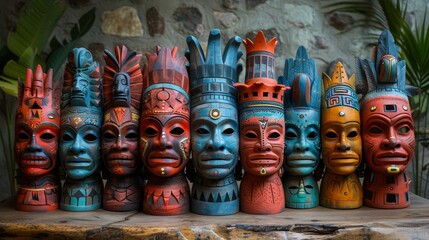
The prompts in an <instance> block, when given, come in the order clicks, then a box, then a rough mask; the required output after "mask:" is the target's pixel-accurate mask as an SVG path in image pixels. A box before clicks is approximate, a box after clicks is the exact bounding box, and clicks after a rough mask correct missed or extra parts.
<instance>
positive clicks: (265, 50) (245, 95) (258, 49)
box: [234, 31, 289, 109]
mask: <svg viewBox="0 0 429 240" xmlns="http://www.w3.org/2000/svg"><path fill="white" fill-rule="evenodd" d="M243 43H244V45H245V46H246V53H247V54H246V79H245V83H244V84H242V83H236V84H234V86H236V87H237V89H238V91H239V103H240V105H241V109H243V107H244V106H247V105H248V103H249V102H253V103H255V104H257V105H261V104H262V105H264V104H268V105H270V106H276V107H278V106H279V104H281V105H280V106H281V108H282V109H283V95H284V90H286V89H289V87H286V86H284V85H282V84H278V83H277V80H276V79H275V74H274V68H275V65H274V49H275V46H276V44H277V40H276V38H273V39H271V40H270V41H269V42H268V43H267V42H266V39H265V36H264V34H263V32H262V31H260V32H258V34H257V35H256V38H255V42H252V40H250V39H246V40H243ZM243 104H244V105H243ZM252 105H254V104H252ZM250 106H251V105H249V107H250Z"/></svg>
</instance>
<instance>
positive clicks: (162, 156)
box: [140, 47, 190, 177]
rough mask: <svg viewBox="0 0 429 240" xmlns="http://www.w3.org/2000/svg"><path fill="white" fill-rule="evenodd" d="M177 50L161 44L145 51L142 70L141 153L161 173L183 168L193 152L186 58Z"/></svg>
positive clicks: (165, 174) (172, 173)
mask: <svg viewBox="0 0 429 240" xmlns="http://www.w3.org/2000/svg"><path fill="white" fill-rule="evenodd" d="M176 54H177V48H176V47H175V48H173V50H170V49H168V48H159V47H158V48H157V53H155V54H146V57H147V59H148V63H147V64H145V66H144V71H143V89H145V91H144V93H143V107H142V116H141V118H142V120H141V129H140V136H141V138H140V144H141V155H142V159H143V163H144V165H145V166H146V167H147V169H148V170H149V171H150V172H152V173H153V174H155V175H157V176H161V177H170V176H173V175H176V174H177V173H179V172H180V171H182V170H183V169H184V167H185V165H186V163H187V161H188V156H189V152H190V141H189V138H190V122H189V97H188V91H189V80H188V74H187V71H186V67H185V63H186V58H179V57H176Z"/></svg>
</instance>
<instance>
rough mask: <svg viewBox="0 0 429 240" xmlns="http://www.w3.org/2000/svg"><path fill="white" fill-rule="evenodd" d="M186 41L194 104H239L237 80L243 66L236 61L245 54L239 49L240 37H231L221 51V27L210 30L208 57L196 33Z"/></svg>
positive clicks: (193, 105)
mask: <svg viewBox="0 0 429 240" xmlns="http://www.w3.org/2000/svg"><path fill="white" fill-rule="evenodd" d="M186 41H187V43H188V47H189V52H188V53H187V56H188V59H189V62H190V65H189V76H190V81H191V97H192V100H191V105H192V107H195V106H197V105H201V104H204V103H211V102H225V103H229V104H233V105H236V102H237V90H236V89H235V87H234V83H236V82H237V81H238V75H239V74H240V71H241V68H242V67H241V65H240V64H237V62H238V59H239V58H240V57H241V55H242V53H241V51H239V47H240V43H241V38H240V37H238V36H235V37H233V38H231V39H230V40H229V41H228V43H227V44H226V46H225V49H224V51H223V54H222V42H221V36H220V30H218V29H214V30H211V31H210V35H209V41H208V45H207V51H206V53H207V55H206V56H205V55H204V51H203V49H202V47H201V44H200V42H199V41H198V40H197V39H196V38H195V37H194V36H189V37H188V38H187V39H186Z"/></svg>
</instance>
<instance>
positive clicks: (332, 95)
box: [325, 86, 359, 111]
mask: <svg viewBox="0 0 429 240" xmlns="http://www.w3.org/2000/svg"><path fill="white" fill-rule="evenodd" d="M357 99H358V98H357V95H356V92H355V91H354V90H353V89H352V88H350V87H348V86H333V87H331V88H329V89H328V90H326V92H325V101H326V106H327V108H332V107H338V106H347V107H352V108H354V109H356V110H358V111H359V103H358V100H357Z"/></svg>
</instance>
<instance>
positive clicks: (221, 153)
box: [187, 30, 241, 179]
mask: <svg viewBox="0 0 429 240" xmlns="http://www.w3.org/2000/svg"><path fill="white" fill-rule="evenodd" d="M187 42H188V46H189V59H190V79H191V96H192V98H191V147H192V156H193V161H194V165H195V168H196V170H197V173H198V174H199V175H201V176H203V177H205V178H208V179H222V178H225V177H226V176H228V175H229V174H231V173H232V172H233V170H234V168H235V166H236V164H237V159H238V141H239V134H238V133H239V131H238V117H237V90H236V88H235V87H234V85H233V84H234V83H236V82H237V80H238V74H239V72H240V70H241V65H240V66H237V61H238V59H239V58H240V56H241V52H240V51H239V50H238V49H239V46H240V43H241V39H240V38H239V37H234V38H232V39H231V40H230V41H229V42H228V44H227V45H226V47H225V50H224V53H223V54H222V45H221V44H222V43H221V36H220V31H219V30H212V31H211V32H210V36H209V41H208V47H207V56H204V52H203V50H202V48H201V45H200V43H199V41H198V40H197V39H196V38H195V37H193V36H189V37H188V39H187Z"/></svg>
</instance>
